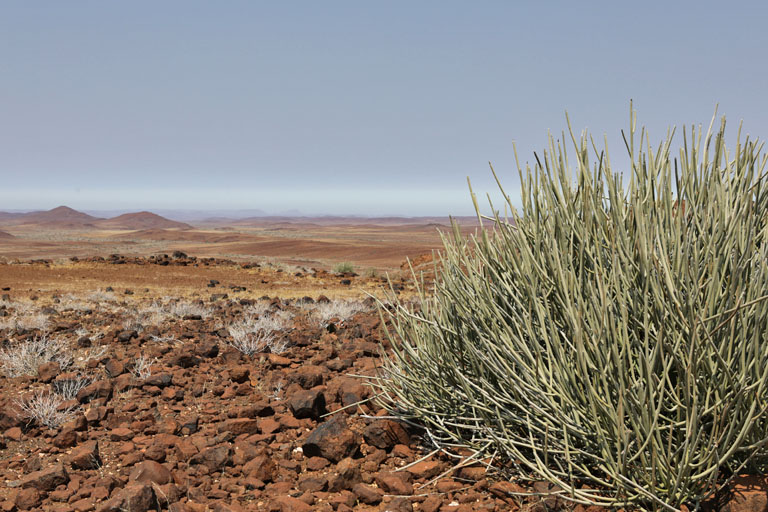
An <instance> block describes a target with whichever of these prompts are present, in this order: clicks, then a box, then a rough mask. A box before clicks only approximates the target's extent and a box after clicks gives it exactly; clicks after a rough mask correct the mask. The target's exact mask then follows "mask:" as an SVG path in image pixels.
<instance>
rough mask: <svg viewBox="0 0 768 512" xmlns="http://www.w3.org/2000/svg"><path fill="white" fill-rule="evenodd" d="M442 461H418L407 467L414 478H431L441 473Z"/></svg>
mask: <svg viewBox="0 0 768 512" xmlns="http://www.w3.org/2000/svg"><path fill="white" fill-rule="evenodd" d="M440 467H441V466H440V462H438V461H436V460H424V461H421V462H417V463H416V464H414V465H413V466H410V467H408V468H407V469H406V471H407V472H409V473H410V474H411V475H413V477H414V478H424V479H430V478H434V477H436V476H437V475H439V474H440V472H441V471H440Z"/></svg>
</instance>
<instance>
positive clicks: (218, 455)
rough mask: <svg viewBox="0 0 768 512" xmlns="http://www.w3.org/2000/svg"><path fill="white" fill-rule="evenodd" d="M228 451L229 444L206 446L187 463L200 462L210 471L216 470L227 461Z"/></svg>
mask: <svg viewBox="0 0 768 512" xmlns="http://www.w3.org/2000/svg"><path fill="white" fill-rule="evenodd" d="M229 451H230V450H229V446H224V445H220V446H215V447H212V448H207V449H205V450H203V451H202V452H200V453H198V454H197V455H195V456H194V457H192V459H190V461H189V463H190V464H201V465H203V466H205V467H207V468H208V470H209V471H211V472H213V471H218V470H219V469H221V468H222V467H223V466H224V465H225V464H226V463H227V462H228V461H229Z"/></svg>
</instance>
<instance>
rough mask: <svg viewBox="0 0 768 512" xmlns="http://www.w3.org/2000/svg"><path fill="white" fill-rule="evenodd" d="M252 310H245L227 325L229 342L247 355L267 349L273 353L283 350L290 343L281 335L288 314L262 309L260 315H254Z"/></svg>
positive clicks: (288, 318) (286, 323) (286, 322)
mask: <svg viewBox="0 0 768 512" xmlns="http://www.w3.org/2000/svg"><path fill="white" fill-rule="evenodd" d="M258 309H259V310H261V308H258ZM253 311H254V310H250V312H249V311H246V314H245V315H244V317H243V319H242V320H241V321H239V322H235V323H233V324H231V325H230V326H229V328H228V331H229V335H230V337H231V338H232V340H231V341H230V344H231V345H232V346H233V347H235V348H236V349H238V350H239V351H240V352H242V353H244V354H247V355H253V354H257V353H259V352H265V351H266V350H267V349H269V351H270V352H272V353H275V354H280V353H283V352H285V351H286V350H287V349H288V347H289V346H290V343H289V341H288V340H287V339H285V338H284V337H283V336H282V334H281V331H283V330H285V329H286V327H287V325H288V322H289V321H290V315H289V314H288V313H286V312H284V311H274V312H268V311H267V310H263V311H261V314H260V316H254V315H253V314H251V313H252V312H253Z"/></svg>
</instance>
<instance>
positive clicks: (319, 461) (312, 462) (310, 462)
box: [307, 457, 330, 471]
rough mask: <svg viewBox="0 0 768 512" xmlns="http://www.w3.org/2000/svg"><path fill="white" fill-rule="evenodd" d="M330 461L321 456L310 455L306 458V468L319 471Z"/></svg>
mask: <svg viewBox="0 0 768 512" xmlns="http://www.w3.org/2000/svg"><path fill="white" fill-rule="evenodd" d="M328 464H330V462H329V461H328V459H326V458H323V457H310V458H308V459H307V469H308V470H310V471H320V470H321V469H323V468H325V467H326V466H328Z"/></svg>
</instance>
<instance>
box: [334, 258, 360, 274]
mask: <svg viewBox="0 0 768 512" xmlns="http://www.w3.org/2000/svg"><path fill="white" fill-rule="evenodd" d="M333 271H334V272H335V273H337V274H347V273H350V272H354V271H355V267H354V266H353V265H352V264H351V263H349V262H348V261H345V262H344V263H339V264H338V265H336V266H335V267H333Z"/></svg>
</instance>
